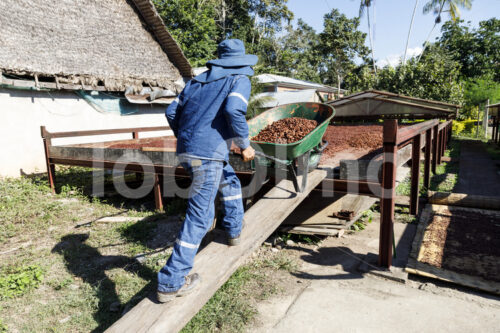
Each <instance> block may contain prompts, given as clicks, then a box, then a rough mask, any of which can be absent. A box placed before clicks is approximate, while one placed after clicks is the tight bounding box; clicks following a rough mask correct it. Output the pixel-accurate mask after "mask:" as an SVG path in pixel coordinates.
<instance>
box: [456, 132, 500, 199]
mask: <svg viewBox="0 0 500 333" xmlns="http://www.w3.org/2000/svg"><path fill="white" fill-rule="evenodd" d="M484 147H485V143H483V142H481V141H474V140H467V141H462V144H461V148H460V166H459V172H458V183H457V186H456V188H455V189H454V190H453V192H455V193H465V194H472V195H485V196H500V173H499V171H500V168H499V167H498V165H497V164H496V163H497V162H495V161H494V160H493V159H492V158H491V157H490V155H488V153H487V152H486V150H485V148H484Z"/></svg>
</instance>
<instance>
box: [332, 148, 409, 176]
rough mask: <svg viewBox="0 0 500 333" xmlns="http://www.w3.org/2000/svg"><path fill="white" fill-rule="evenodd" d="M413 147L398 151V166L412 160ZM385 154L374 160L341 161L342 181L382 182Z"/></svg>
mask: <svg viewBox="0 0 500 333" xmlns="http://www.w3.org/2000/svg"><path fill="white" fill-rule="evenodd" d="M411 148H412V145H411V144H409V145H406V146H404V147H403V148H401V149H398V154H397V166H398V167H400V166H402V165H403V164H405V163H406V162H408V161H409V160H410V159H411ZM382 162H383V154H382V153H380V154H378V155H377V156H375V157H373V158H372V159H369V160H366V159H357V160H356V159H354V160H351V159H349V160H347V159H343V160H341V161H340V179H349V180H368V181H374V182H381V180H382Z"/></svg>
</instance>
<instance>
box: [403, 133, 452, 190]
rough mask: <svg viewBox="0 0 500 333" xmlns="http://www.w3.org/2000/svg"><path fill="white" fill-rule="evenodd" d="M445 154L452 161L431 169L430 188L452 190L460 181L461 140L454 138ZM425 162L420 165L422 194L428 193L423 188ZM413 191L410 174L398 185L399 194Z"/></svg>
mask: <svg viewBox="0 0 500 333" xmlns="http://www.w3.org/2000/svg"><path fill="white" fill-rule="evenodd" d="M444 156H447V157H450V158H452V161H451V162H442V163H441V164H439V165H437V166H436V172H435V173H433V172H432V171H431V183H430V188H429V190H431V191H438V192H452V191H453V189H454V188H455V186H456V184H457V181H458V170H459V162H458V158H459V157H460V140H459V139H452V140H451V141H450V144H449V146H448V149H447V150H446V151H445V154H444ZM423 172H424V164H423V163H421V165H420V178H419V182H420V194H421V195H427V190H426V189H425V188H423ZM410 191H411V177H410V176H408V177H406V178H405V179H404V181H402V182H401V183H400V184H399V185H398V186H397V187H396V194H397V195H404V196H409V195H410Z"/></svg>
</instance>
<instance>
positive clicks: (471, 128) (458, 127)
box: [452, 119, 477, 135]
mask: <svg viewBox="0 0 500 333" xmlns="http://www.w3.org/2000/svg"><path fill="white" fill-rule="evenodd" d="M476 127H477V120H474V119H466V120H462V121H458V120H454V121H453V125H452V130H453V134H455V135H459V134H469V135H470V134H474V133H475V131H476Z"/></svg>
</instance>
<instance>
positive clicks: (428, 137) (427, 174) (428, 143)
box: [424, 129, 432, 190]
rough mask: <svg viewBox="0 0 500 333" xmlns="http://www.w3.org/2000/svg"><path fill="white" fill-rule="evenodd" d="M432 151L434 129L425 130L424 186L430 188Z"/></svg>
mask: <svg viewBox="0 0 500 333" xmlns="http://www.w3.org/2000/svg"><path fill="white" fill-rule="evenodd" d="M431 151H432V129H428V130H427V131H426V132H425V162H424V188H425V189H426V190H429V187H430V185H431Z"/></svg>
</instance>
